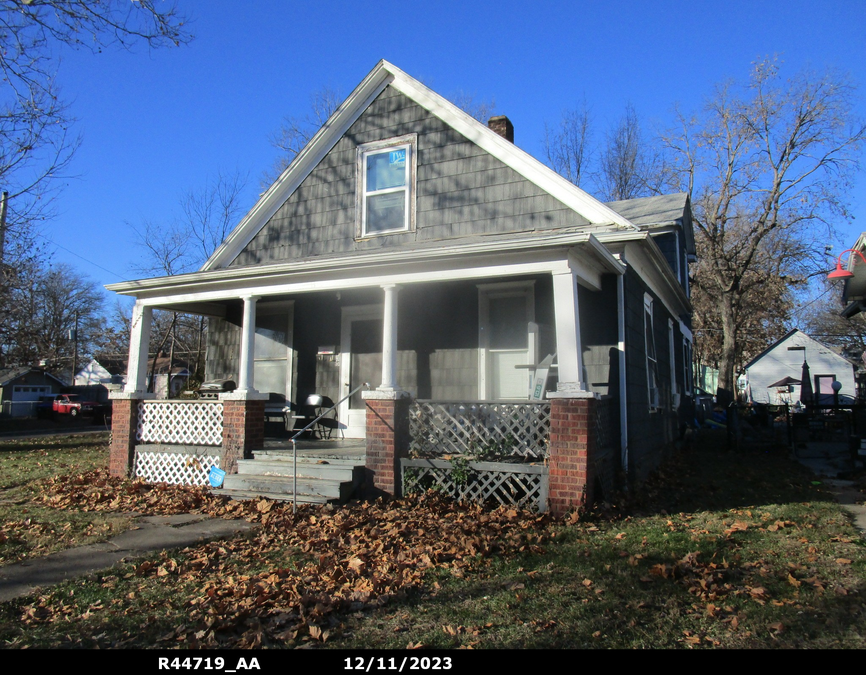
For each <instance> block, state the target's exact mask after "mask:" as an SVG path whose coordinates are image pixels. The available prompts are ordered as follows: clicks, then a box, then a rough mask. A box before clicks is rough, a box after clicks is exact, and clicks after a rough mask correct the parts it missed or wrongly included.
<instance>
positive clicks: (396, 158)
mask: <svg viewBox="0 0 866 675" xmlns="http://www.w3.org/2000/svg"><path fill="white" fill-rule="evenodd" d="M388 161H389V163H390V164H404V163H405V162H406V148H403V149H402V150H392V151H391V152H390V154H389V155H388Z"/></svg>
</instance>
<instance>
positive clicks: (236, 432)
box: [220, 392, 268, 473]
mask: <svg viewBox="0 0 866 675" xmlns="http://www.w3.org/2000/svg"><path fill="white" fill-rule="evenodd" d="M267 399H268V396H267V394H259V393H257V392H256V393H253V392H242V393H235V392H232V393H229V394H220V400H221V401H222V404H223V447H222V451H223V454H222V459H221V462H220V467H221V468H222V469H223V471H225V472H226V473H237V472H238V460H239V459H249V458H250V457H252V454H253V450H258V449H261V448H263V447H264V444H265V402H266V401H267Z"/></svg>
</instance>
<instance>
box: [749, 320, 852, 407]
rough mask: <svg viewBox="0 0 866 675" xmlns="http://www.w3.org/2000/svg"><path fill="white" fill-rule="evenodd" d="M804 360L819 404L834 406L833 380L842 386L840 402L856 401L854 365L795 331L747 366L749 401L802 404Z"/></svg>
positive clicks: (801, 332)
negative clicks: (801, 391)
mask: <svg viewBox="0 0 866 675" xmlns="http://www.w3.org/2000/svg"><path fill="white" fill-rule="evenodd" d="M804 360H805V361H806V362H807V363H808V364H809V375H810V381H811V383H812V391H813V392H814V393H815V396H816V399H817V400H818V402H820V403H833V387H832V384H833V382H834V381H837V382H839V383H840V384H841V385H842V388H841V389H840V390H839V402H840V403H852V402H853V401H854V399H855V397H856V386H855V384H854V366H853V365H852V363H851V362H850V361H848V360H847V359H845V358H843V357H841V356H839V355H838V354H837V353H836V352H834V351H833V350H832V349H830V347H828V346H827V345H825V344H822V343H821V342H818V341H817V340H815V339H813V338H810V337H809V336H808V335H806V334H805V333H804V332H803V331H801V330H797V329H796V328H795V329H794V330H792V331H790V332H789V333H788V334H787V335H785V336H784V337H782V338H781V339H779V340H778V341H777V342H776V343H775V344H773V345H771V346H770V347H768V348H767V349H765V350H764V351H763V352H761V353H760V354H759V355H758V356H756V357H755V358H754V359H752V360H751V361H750V362H749V363H748V364H747V365H746V375H745V379H746V392H747V395H748V397H749V400H751V401H753V402H755V403H770V404H774V405H779V404H783V403H789V404H793V403H796V402H797V401H799V400H800V387H801V385H800V380H801V378H802V373H803V361H804ZM792 380H793V382H791V381H792Z"/></svg>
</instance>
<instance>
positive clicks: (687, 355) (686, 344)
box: [683, 337, 692, 396]
mask: <svg viewBox="0 0 866 675" xmlns="http://www.w3.org/2000/svg"><path fill="white" fill-rule="evenodd" d="M683 389H684V390H685V394H686V396H691V395H692V342H691V340H689V339H688V338H687V337H683Z"/></svg>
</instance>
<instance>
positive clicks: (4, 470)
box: [0, 433, 130, 566]
mask: <svg viewBox="0 0 866 675" xmlns="http://www.w3.org/2000/svg"><path fill="white" fill-rule="evenodd" d="M107 465H108V434H107V433H101V434H87V435H64V436H43V437H39V438H29V439H21V440H15V439H8V438H4V439H0V566H2V565H7V564H9V563H13V562H19V561H21V560H25V559H27V558H30V557H34V556H42V555H47V554H48V553H53V552H55V551H59V550H62V549H66V548H70V547H72V546H80V545H83V544H89V543H92V542H95V541H102V540H104V539H106V538H108V537H110V536H113V535H114V534H117V533H119V532H122V531H124V530H125V529H127V528H128V527H129V523H130V518H129V516H126V515H122V514H106V513H88V512H78V511H59V510H57V509H52V508H47V507H45V506H42V505H41V504H39V503H38V502H37V501H35V499H34V498H35V497H37V496H38V494H39V490H40V485H39V481H40V480H42V479H45V478H50V477H53V476H57V475H62V474H77V473H82V472H84V471H89V470H91V469H94V468H97V467H103V466H107Z"/></svg>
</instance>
